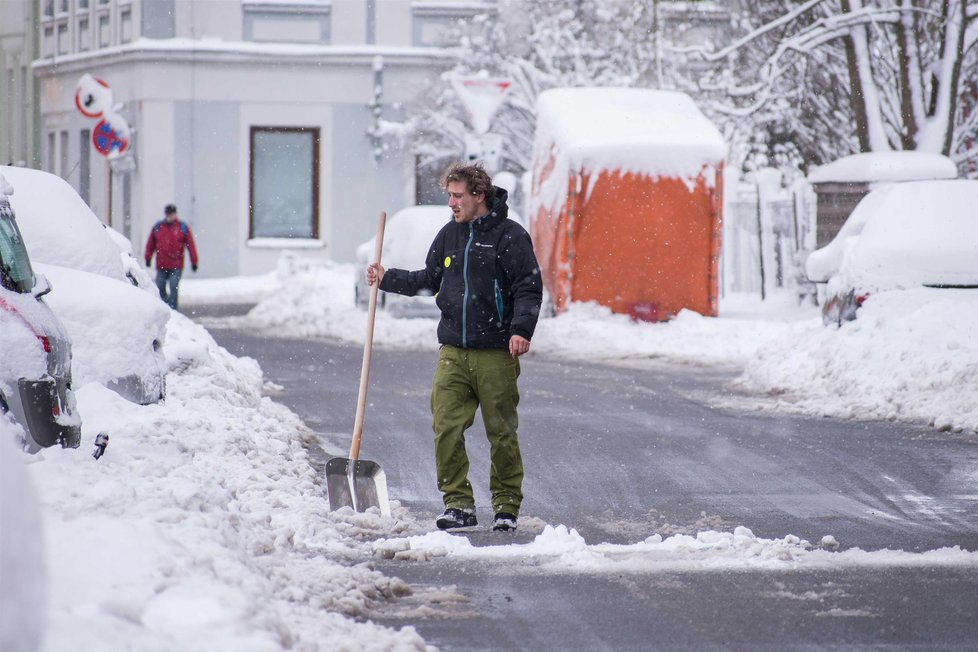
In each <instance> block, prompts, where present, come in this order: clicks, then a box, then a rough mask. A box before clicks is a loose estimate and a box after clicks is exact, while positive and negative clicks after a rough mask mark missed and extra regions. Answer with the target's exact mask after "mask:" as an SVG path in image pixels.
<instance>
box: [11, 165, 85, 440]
mask: <svg viewBox="0 0 978 652" xmlns="http://www.w3.org/2000/svg"><path fill="white" fill-rule="evenodd" d="M11 190H12V189H11V188H10V186H9V185H7V184H6V182H5V181H4V179H3V176H2V175H0V412H4V413H7V412H9V413H10V414H12V415H13V417H14V419H15V420H16V421H17V422H18V423H19V424H20V425H21V426H22V427H23V429H24V431H25V437H26V439H25V441H23V442H21V444H22V445H23V447H24V448H25V450H27V451H29V452H32V453H34V452H37V451H39V450H40V449H42V448H46V447H48V446H53V445H55V444H60V445H61V446H64V447H69V448H75V447H77V446H78V444H79V441H80V438H81V418H80V416H79V414H78V410H77V409H76V406H75V396H74V393H73V391H72V385H71V342H70V340H69V338H68V335H67V332H66V330H65V328H64V326H63V325H62V324H61V322H60V321H59V320H58V318H57V317H56V316H55V314H54V313H53V312H52V311H51V308H49V307H48V305H47V303H45V301H44V299H43V296H44V295H45V294H47V293H48V292H49V291H50V289H51V286H50V285H49V283H48V281H47V279H46V278H44V277H43V276H35V274H34V270H33V267H32V266H31V261H30V258H29V256H28V253H27V248H26V246H25V245H24V241H23V238H22V237H21V234H20V230H19V229H18V228H17V222H16V218H15V215H14V212H13V210H12V209H11V207H10V202H9V201H8V197H7V195H8V193H9V192H11Z"/></svg>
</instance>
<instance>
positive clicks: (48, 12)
mask: <svg viewBox="0 0 978 652" xmlns="http://www.w3.org/2000/svg"><path fill="white" fill-rule="evenodd" d="M41 12H42V13H43V15H44V17H45V18H50V17H51V16H53V15H54V0H44V8H43V9H42V10H41Z"/></svg>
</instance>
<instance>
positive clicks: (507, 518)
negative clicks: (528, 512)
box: [492, 512, 516, 532]
mask: <svg viewBox="0 0 978 652" xmlns="http://www.w3.org/2000/svg"><path fill="white" fill-rule="evenodd" d="M492 529H493V530H495V531H496V532H509V531H510V530H515V529H516V517H515V516H513V515H512V514H509V513H507V512H496V518H495V520H494V521H493V522H492Z"/></svg>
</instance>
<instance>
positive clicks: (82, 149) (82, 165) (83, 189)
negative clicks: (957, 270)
mask: <svg viewBox="0 0 978 652" xmlns="http://www.w3.org/2000/svg"><path fill="white" fill-rule="evenodd" d="M78 150H79V152H78V194H79V195H81V198H82V199H84V200H85V203H86V204H89V205H91V203H92V159H91V157H92V131H91V130H90V129H82V130H81V131H80V132H79V133H78Z"/></svg>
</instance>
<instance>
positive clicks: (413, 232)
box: [354, 205, 452, 317]
mask: <svg viewBox="0 0 978 652" xmlns="http://www.w3.org/2000/svg"><path fill="white" fill-rule="evenodd" d="M450 219H452V211H451V210H450V209H449V208H448V206H446V205H438V206H431V205H426V206H410V207H408V208H404V209H401V210H399V211H397V212H396V213H394V214H393V215H392V216H391V217H390V218H388V220H387V226H386V227H385V228H384V250H383V253H382V255H381V259H380V262H381V264H382V265H383V266H384V267H385V268H388V267H398V268H401V269H411V270H414V269H421V268H423V267H424V264H425V259H426V258H427V257H428V247H430V246H431V242H432V240H434V239H435V236H436V235H438V231H440V230H441V228H442V227H443V226H445V224H447V223H448V220H450ZM376 242H377V238H376V236H375V237H373V238H370V240H368V241H367V242H364V243H363V244H361V245H360V246H359V247H357V272H356V283H355V285H354V293H355V298H356V303H357V306H359V307H361V308H366V307H367V303H368V301H369V297H370V288H369V287H367V281H366V279H365V278H364V272H363V270H364V268H365V267H366V266H367V265H369V264H370V262H371V261H372V259H373V255H374V245H375V244H376ZM377 307H378V308H385V309H386V310H387V311H388V312H389V313H390V314H391V315H393V316H395V317H437V316H438V315H439V311H438V306H436V305H435V301H434V299H432V298H431V297H430V296H416V297H405V296H402V295H399V294H394V293H391V292H378V293H377Z"/></svg>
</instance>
